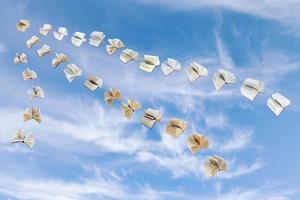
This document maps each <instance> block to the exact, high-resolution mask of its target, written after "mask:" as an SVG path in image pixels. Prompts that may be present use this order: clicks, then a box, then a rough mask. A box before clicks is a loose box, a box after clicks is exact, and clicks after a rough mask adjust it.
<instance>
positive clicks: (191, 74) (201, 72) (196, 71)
mask: <svg viewBox="0 0 300 200" xmlns="http://www.w3.org/2000/svg"><path fill="white" fill-rule="evenodd" d="M207 74H208V71H207V69H206V67H204V66H202V65H201V64H199V63H197V62H193V63H191V64H190V65H189V66H188V68H187V69H186V75H187V77H188V79H189V80H190V81H191V82H193V81H195V80H196V79H198V78H200V77H204V76H207Z"/></svg>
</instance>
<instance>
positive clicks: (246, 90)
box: [240, 78, 264, 101]
mask: <svg viewBox="0 0 300 200" xmlns="http://www.w3.org/2000/svg"><path fill="white" fill-rule="evenodd" d="M263 89H264V84H263V83H262V82H261V81H258V80H255V79H252V78H247V79H246V80H245V81H244V83H243V85H242V87H241V89H240V90H241V94H242V95H243V96H244V97H246V98H248V99H250V100H251V101H253V100H254V99H255V97H256V96H257V95H258V94H259V93H261V92H262V91H263Z"/></svg>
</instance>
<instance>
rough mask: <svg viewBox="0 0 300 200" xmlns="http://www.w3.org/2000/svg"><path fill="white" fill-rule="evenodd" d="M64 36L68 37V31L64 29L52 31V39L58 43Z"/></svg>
mask: <svg viewBox="0 0 300 200" xmlns="http://www.w3.org/2000/svg"><path fill="white" fill-rule="evenodd" d="M66 35H68V30H67V28H66V27H59V28H58V31H53V36H54V38H55V39H57V40H59V41H61V40H62V39H63V38H64V37H65V36H66Z"/></svg>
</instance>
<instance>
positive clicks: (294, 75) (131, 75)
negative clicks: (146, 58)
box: [0, 0, 300, 200]
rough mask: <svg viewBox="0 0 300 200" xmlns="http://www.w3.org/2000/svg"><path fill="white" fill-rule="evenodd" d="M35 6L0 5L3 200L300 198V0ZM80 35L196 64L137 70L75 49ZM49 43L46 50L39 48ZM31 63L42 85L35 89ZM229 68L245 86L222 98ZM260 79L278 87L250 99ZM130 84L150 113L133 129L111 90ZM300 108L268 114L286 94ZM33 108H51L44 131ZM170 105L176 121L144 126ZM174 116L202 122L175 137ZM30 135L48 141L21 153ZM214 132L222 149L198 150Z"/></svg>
mask: <svg viewBox="0 0 300 200" xmlns="http://www.w3.org/2000/svg"><path fill="white" fill-rule="evenodd" d="M182 2H183V1H180V0H173V1H171V0H162V1H156V0H154V1H150V0H141V1H138V0H123V1H117V0H111V1H100V0H99V1H96V0H89V1H76V2H73V3H71V2H70V1H67V0H60V1H55V0H52V1H33V0H27V1H25V0H2V1H1V2H0V17H1V19H2V22H1V31H0V67H1V73H0V88H1V90H0V105H1V106H0V118H1V125H0V143H1V145H0V156H1V165H0V199H10V200H12V199H22V200H23V199H26V200H27V199H28V200H52V199H57V200H71V199H72V200H74V199H80V200H90V199H105V200H106V199H138V200H139V199H141V200H143V199H149V200H156V199H157V200H163V199H189V200H191V199H197V200H198V199H205V200H207V199H208V200H215V199H218V200H229V199H238V200H252V199H266V200H286V199H291V200H293V199H295V200H296V199H299V198H300V190H299V188H300V185H299V179H300V172H299V164H300V160H299V153H300V150H299V140H300V136H299V133H298V132H299V131H298V129H297V128H298V127H299V119H300V104H299V101H300V95H299V88H300V82H299V75H300V71H299V70H300V57H299V50H300V49H299V46H300V23H299V20H300V14H299V12H298V10H299V8H300V3H297V2H296V1H289V0H287V1H285V2H284V3H282V1H277V0H274V1H273V2H272V3H270V2H269V1H266V0H263V1H259V2H256V3H255V4H251V3H249V2H250V1H234V0H229V1H226V2H223V1H208V0H203V1H194V0H186V1H184V3H182ZM23 18H24V19H28V20H30V22H31V25H30V28H29V30H28V31H27V32H25V33H22V32H18V31H17V30H16V27H15V25H16V23H17V22H18V21H19V20H20V19H23ZM44 23H50V24H52V25H53V27H54V29H55V30H57V29H58V27H59V26H65V27H67V28H68V30H69V36H68V37H65V38H64V39H63V41H61V42H59V41H57V40H55V39H54V38H53V35H52V32H50V33H49V35H48V36H46V37H45V36H42V35H40V34H39V33H38V28H39V27H41V26H42V25H43V24H44ZM75 31H81V32H85V33H86V34H87V37H88V36H89V34H90V33H91V32H92V31H103V32H104V33H105V34H106V38H105V39H108V38H120V39H122V41H123V42H124V44H125V46H126V47H128V48H130V49H134V50H136V51H138V52H139V53H140V56H141V57H142V55H144V54H153V55H158V56H159V57H160V59H161V61H164V60H166V59H167V58H168V57H171V58H175V59H177V60H179V61H180V62H181V63H182V65H183V69H182V71H181V72H174V73H172V74H171V75H170V76H168V77H165V76H164V74H163V73H162V72H161V71H160V69H159V68H157V69H155V71H154V72H153V73H152V74H147V73H145V72H143V71H141V70H139V69H138V63H134V62H132V63H129V64H127V65H124V64H122V63H121V61H120V60H119V53H120V51H117V52H116V53H115V54H114V55H112V56H109V55H107V53H106V52H105V45H106V43H107V42H106V40H105V42H103V43H102V44H101V46H100V47H99V48H95V47H92V46H90V45H89V44H88V43H87V42H86V43H84V44H83V45H82V46H81V47H80V48H78V47H75V46H73V45H72V44H71V42H70V35H72V34H73V33H74V32H75ZM34 34H35V35H37V36H38V37H39V38H40V40H41V44H40V45H37V46H34V47H33V48H32V49H28V48H27V47H26V45H25V42H26V40H27V39H29V38H30V37H31V36H32V35H34ZM44 43H45V44H48V45H49V46H50V47H51V48H52V50H53V51H54V52H62V53H65V54H66V55H68V56H69V58H70V61H69V63H74V64H76V65H77V66H79V67H80V68H81V69H82V70H83V76H82V77H79V78H78V79H76V80H74V81H73V82H72V83H71V84H70V83H69V82H68V81H67V80H66V79H65V77H64V74H63V69H64V68H65V67H66V65H67V64H62V65H61V66H60V67H58V68H57V69H54V68H53V67H52V66H51V59H52V58H53V57H54V54H52V55H51V56H49V55H46V56H45V57H44V58H42V59H40V58H38V56H37V54H36V50H37V49H38V48H40V46H41V45H42V44H44ZM17 52H18V53H21V52H25V53H26V54H27V56H28V63H27V64H22V65H14V64H13V57H14V55H15V53H17ZM193 61H197V62H199V63H201V64H203V65H204V66H206V67H207V68H208V71H209V76H208V77H206V78H203V79H200V80H198V81H196V82H195V83H192V84H191V83H190V82H189V81H188V79H187V77H186V75H185V73H184V69H185V68H186V67H187V66H188V64H189V63H191V62H193ZM26 67H29V68H30V69H33V70H34V71H36V72H37V73H38V79H37V80H34V81H27V82H23V80H22V78H21V73H22V71H23V70H24V69H25V68H26ZM219 68H225V69H228V70H230V71H232V72H233V73H234V74H235V75H236V76H237V81H238V83H237V84H235V85H227V86H225V87H224V88H223V89H222V90H221V91H219V92H216V91H215V89H214V87H213V84H212V82H211V75H212V74H213V73H214V72H215V71H216V70H217V69H219ZM88 75H96V76H99V77H101V78H103V79H104V87H103V88H102V89H98V90H96V91H95V92H90V91H88V90H87V89H86V88H85V87H84V86H83V82H84V80H85V79H86V78H87V76H88ZM247 77H252V78H256V79H258V80H262V81H263V82H264V83H265V85H266V90H265V92H264V93H262V94H260V95H259V96H258V97H257V98H256V100H255V101H254V102H250V101H248V100H247V99H246V98H244V97H243V96H241V95H240V91H239V88H240V86H241V83H242V81H243V80H244V79H245V78H247ZM36 85H39V86H41V87H42V88H43V89H44V90H45V92H46V99H45V100H34V101H32V102H30V101H29V98H28V95H27V94H26V92H27V90H28V89H29V88H30V87H32V86H36ZM110 87H112V88H119V89H120V90H121V91H122V93H123V97H124V98H123V101H124V100H125V99H126V98H133V99H136V100H138V101H140V102H141V104H142V107H143V109H140V110H138V111H136V112H135V113H134V117H133V119H131V120H127V119H125V118H123V116H122V113H121V109H120V106H121V102H116V103H115V104H114V106H113V107H111V108H110V107H108V106H107V105H106V104H105V103H104V101H103V93H104V92H105V91H106V90H107V89H108V88H110ZM277 91H278V92H280V93H282V94H283V95H285V96H286V97H288V98H289V99H291V101H292V105H291V106H290V107H288V108H287V109H286V110H284V111H283V112H282V114H281V115H280V116H279V117H276V116H275V115H274V114H273V113H272V112H271V111H270V110H269V108H268V107H267V106H266V101H267V99H268V98H269V97H270V96H271V94H272V93H274V92H277ZM27 106H39V107H40V108H41V111H42V117H43V122H42V124H41V125H38V124H36V123H35V122H26V123H23V122H22V114H23V112H24V110H25V108H26V107H27ZM148 107H153V108H157V109H160V110H161V111H162V113H163V120H162V121H161V122H160V123H159V124H157V125H155V127H154V128H153V129H151V130H149V129H147V128H145V127H143V126H142V125H140V124H139V118H140V116H141V115H142V114H143V110H144V109H146V108H148ZM170 117H178V118H182V119H184V120H186V121H187V122H188V130H187V131H186V132H185V133H184V134H183V135H182V136H181V137H179V138H178V139H174V138H172V137H170V136H169V135H167V134H166V133H165V132H164V129H165V126H166V123H167V121H168V119H169V118H170ZM20 128H23V129H24V130H25V132H29V133H30V132H31V133H32V134H34V136H35V138H36V144H35V146H34V149H33V151H29V150H28V149H27V148H25V146H22V145H11V144H10V141H11V138H12V136H13V135H14V134H15V132H16V131H17V130H18V129H20ZM192 132H200V133H202V134H204V135H205V136H207V137H208V138H209V140H210V148H209V149H208V150H205V151H201V152H199V153H198V154H197V155H192V154H191V153H190V151H189V150H188V148H187V145H186V139H187V137H188V136H189V135H190V134H191V133H192ZM210 155H220V156H222V157H224V158H225V159H226V160H227V161H228V165H229V166H228V171H227V172H225V173H219V174H218V175H217V176H216V177H213V178H207V177H206V176H205V175H204V174H203V173H202V171H201V166H202V165H203V163H204V162H205V160H206V158H207V156H210Z"/></svg>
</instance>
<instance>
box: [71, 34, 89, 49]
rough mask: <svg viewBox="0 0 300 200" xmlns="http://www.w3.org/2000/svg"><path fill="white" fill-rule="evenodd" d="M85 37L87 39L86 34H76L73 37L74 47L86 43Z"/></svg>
mask: <svg viewBox="0 0 300 200" xmlns="http://www.w3.org/2000/svg"><path fill="white" fill-rule="evenodd" d="M84 37H85V33H82V32H75V33H74V34H73V36H72V37H71V42H72V44H73V45H74V46H76V47H80V46H81V44H82V43H83V42H85V41H86V39H85V38H84Z"/></svg>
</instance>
